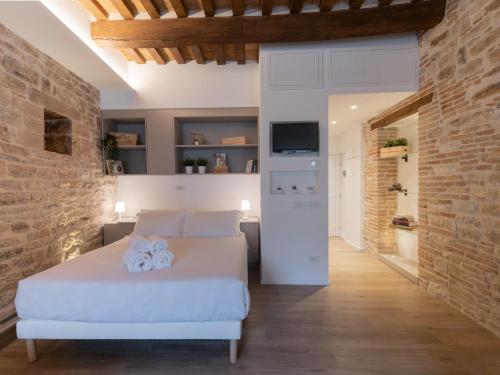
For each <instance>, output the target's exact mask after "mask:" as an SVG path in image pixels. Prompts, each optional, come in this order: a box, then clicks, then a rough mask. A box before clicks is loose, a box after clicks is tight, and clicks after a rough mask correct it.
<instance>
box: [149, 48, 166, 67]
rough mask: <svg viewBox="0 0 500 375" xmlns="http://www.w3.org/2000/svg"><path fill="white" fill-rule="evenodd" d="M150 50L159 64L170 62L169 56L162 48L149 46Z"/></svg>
mask: <svg viewBox="0 0 500 375" xmlns="http://www.w3.org/2000/svg"><path fill="white" fill-rule="evenodd" d="M148 52H149V54H150V55H151V57H152V58H153V60H154V61H155V62H156V63H157V64H160V65H164V64H166V63H167V62H168V56H167V54H166V53H165V52H164V51H163V50H162V49H161V48H148Z"/></svg>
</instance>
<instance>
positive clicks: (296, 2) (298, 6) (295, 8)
mask: <svg viewBox="0 0 500 375" xmlns="http://www.w3.org/2000/svg"><path fill="white" fill-rule="evenodd" d="M303 5H304V0H290V13H300V12H301V10H302V6H303Z"/></svg>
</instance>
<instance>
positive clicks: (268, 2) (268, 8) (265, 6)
mask: <svg viewBox="0 0 500 375" xmlns="http://www.w3.org/2000/svg"><path fill="white" fill-rule="evenodd" d="M272 13H273V0H262V15H263V16H270V15H271V14H272Z"/></svg>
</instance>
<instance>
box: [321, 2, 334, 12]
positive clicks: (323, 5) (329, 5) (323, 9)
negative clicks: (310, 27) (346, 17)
mask: <svg viewBox="0 0 500 375" xmlns="http://www.w3.org/2000/svg"><path fill="white" fill-rule="evenodd" d="M335 1H336V0H320V2H319V11H320V12H329V11H330V9H332V6H333V4H335Z"/></svg>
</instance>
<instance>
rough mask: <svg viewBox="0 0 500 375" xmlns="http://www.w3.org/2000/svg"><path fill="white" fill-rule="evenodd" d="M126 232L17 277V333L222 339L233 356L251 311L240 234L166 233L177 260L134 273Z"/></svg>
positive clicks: (30, 345)
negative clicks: (127, 261) (126, 256)
mask: <svg viewBox="0 0 500 375" xmlns="http://www.w3.org/2000/svg"><path fill="white" fill-rule="evenodd" d="M127 241H128V240H127V238H125V239H122V240H120V241H117V242H115V243H113V244H110V245H108V246H104V247H102V248H99V249H97V250H94V251H91V252H88V253H86V254H84V255H81V256H79V257H76V258H74V259H72V260H69V261H67V262H65V263H62V264H59V265H57V266H55V267H52V268H50V269H48V270H46V271H43V272H41V273H38V274H36V275H33V276H31V277H28V278H26V279H24V280H22V281H20V282H19V287H18V291H17V296H16V301H15V303H16V309H17V313H18V315H19V317H20V321H19V322H18V323H17V335H18V338H21V339H26V344H27V352H28V359H29V360H30V361H35V360H36V358H37V354H36V341H35V340H36V339H93V340H94V339H218V340H220V339H223V340H229V348H230V350H229V353H230V355H229V357H230V362H231V363H234V362H236V359H237V354H236V353H237V340H239V339H240V337H241V332H242V321H243V320H244V319H245V317H246V316H247V314H248V311H249V307H250V298H249V292H248V288H247V262H246V251H247V243H246V239H245V236H244V235H239V236H235V237H180V238H168V242H169V247H170V249H171V250H172V251H173V252H174V254H175V260H174V266H173V267H172V268H168V269H160V270H154V271H149V272H138V273H130V272H128V271H127V269H126V268H125V267H124V266H123V264H122V263H121V257H122V254H123V252H124V250H125V248H126V246H127Z"/></svg>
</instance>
